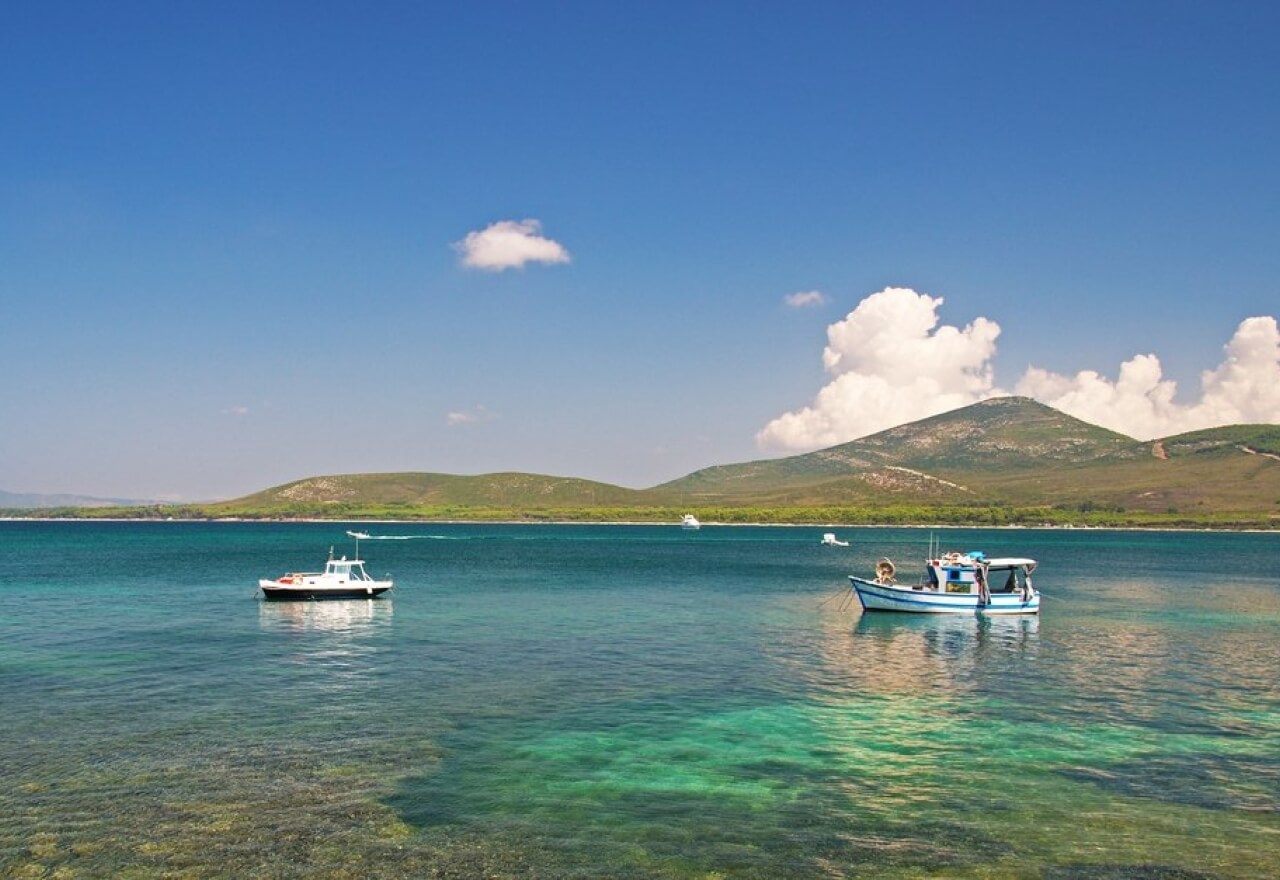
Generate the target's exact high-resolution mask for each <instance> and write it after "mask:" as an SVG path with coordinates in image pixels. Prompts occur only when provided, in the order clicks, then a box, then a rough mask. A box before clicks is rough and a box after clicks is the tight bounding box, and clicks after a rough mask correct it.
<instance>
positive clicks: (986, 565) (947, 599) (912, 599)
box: [849, 551, 1040, 614]
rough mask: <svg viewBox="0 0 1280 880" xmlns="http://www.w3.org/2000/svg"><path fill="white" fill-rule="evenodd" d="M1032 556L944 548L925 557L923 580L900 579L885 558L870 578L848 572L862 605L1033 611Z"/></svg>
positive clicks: (1036, 597)
mask: <svg viewBox="0 0 1280 880" xmlns="http://www.w3.org/2000/svg"><path fill="white" fill-rule="evenodd" d="M1035 569H1036V561H1035V560H1034V559H1025V558H1022V557H1017V556H1011V557H1000V558H988V557H987V556H986V555H985V554H983V553H980V552H978V551H970V552H969V553H944V554H940V555H938V556H937V557H935V558H932V559H928V560H925V577H924V580H923V581H921V582H919V583H915V584H900V583H898V580H897V568H896V567H895V566H894V564H893V562H892V561H890V560H888V559H881V560H880V561H879V562H878V563H876V576H875V579H874V580H867V579H866V578H860V577H857V576H855V575H850V576H849V580H850V581H851V582H852V584H853V590H854V592H856V593H857V594H858V601H859V602H861V603H862V608H863V610H865V611H913V612H916V613H921V614H1036V613H1038V612H1039V611H1040V593H1039V592H1037V590H1036V589H1035V587H1033V586H1032V585H1031V572H1033V571H1035Z"/></svg>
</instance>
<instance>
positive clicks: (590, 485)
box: [205, 473, 648, 515]
mask: <svg viewBox="0 0 1280 880" xmlns="http://www.w3.org/2000/svg"><path fill="white" fill-rule="evenodd" d="M647 500H648V499H647V496H646V495H645V493H643V492H641V491H638V490H636V489H624V488H623V487H621V486H612V485H609V484H608V483H597V482H594V481H592V480H580V479H575V478H572V477H548V476H541V475H538V474H522V473H498V474H482V475H480V476H455V475H451V474H431V473H392V474H339V475H331V476H323V477H310V478H308V479H305V480H297V481H296V482H292V483H286V484H285V485H283V486H276V487H273V488H271V489H266V490H264V491H262V492H258V493H255V494H253V495H249V496H246V497H244V498H238V499H236V500H234V501H225V502H221V503H218V504H210V505H205V507H206V508H208V509H209V510H210V511H211V512H213V513H215V514H218V513H222V514H245V513H259V514H262V513H281V514H289V513H293V514H297V515H331V514H333V513H337V512H341V511H355V510H358V511H362V512H365V513H368V514H370V515H372V514H374V513H377V512H378V511H377V509H378V508H385V509H386V511H385V512H388V513H393V512H395V509H396V508H415V509H422V508H436V509H449V508H459V509H463V508H497V509H521V508H563V507H626V506H632V505H640V504H644V503H647Z"/></svg>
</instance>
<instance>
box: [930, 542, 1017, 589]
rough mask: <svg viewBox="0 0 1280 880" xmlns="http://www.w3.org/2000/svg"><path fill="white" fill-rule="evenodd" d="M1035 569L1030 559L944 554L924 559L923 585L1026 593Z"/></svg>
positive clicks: (972, 553) (976, 554)
mask: <svg viewBox="0 0 1280 880" xmlns="http://www.w3.org/2000/svg"><path fill="white" fill-rule="evenodd" d="M1035 568H1036V561H1035V560H1034V559H1024V558H1020V557H1010V558H1001V559H988V558H987V557H986V554H984V553H981V552H979V551H971V552H969V553H947V554H945V555H943V556H942V557H940V558H938V559H930V560H928V563H927V564H926V567H925V572H926V578H927V582H926V583H925V584H923V588H924V589H926V590H932V591H935V592H942V593H969V594H973V593H978V594H982V593H988V594H993V593H1026V592H1028V591H1029V589H1030V587H1031V572H1033V571H1035ZM1019 572H1021V577H1019Z"/></svg>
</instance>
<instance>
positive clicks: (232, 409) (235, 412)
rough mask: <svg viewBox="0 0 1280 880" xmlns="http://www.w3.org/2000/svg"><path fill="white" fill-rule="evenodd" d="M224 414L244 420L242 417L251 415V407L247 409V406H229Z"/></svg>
mask: <svg viewBox="0 0 1280 880" xmlns="http://www.w3.org/2000/svg"><path fill="white" fill-rule="evenodd" d="M222 414H223V415H224V416H234V417H236V418H242V417H244V416H247V415H248V414H249V407H247V406H229V407H227V408H226V409H224V410H223V411H222Z"/></svg>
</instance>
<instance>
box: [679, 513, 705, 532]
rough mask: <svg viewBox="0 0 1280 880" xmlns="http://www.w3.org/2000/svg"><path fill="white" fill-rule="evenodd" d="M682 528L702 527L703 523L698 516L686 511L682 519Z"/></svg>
mask: <svg viewBox="0 0 1280 880" xmlns="http://www.w3.org/2000/svg"><path fill="white" fill-rule="evenodd" d="M680 528H682V529H700V528H702V523H700V522H698V518H697V517H696V516H694V515H693V514H692V513H686V514H685V515H684V517H683V518H682V519H681V520H680Z"/></svg>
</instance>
